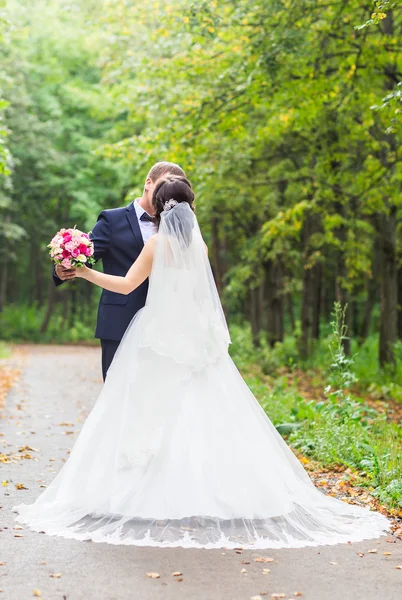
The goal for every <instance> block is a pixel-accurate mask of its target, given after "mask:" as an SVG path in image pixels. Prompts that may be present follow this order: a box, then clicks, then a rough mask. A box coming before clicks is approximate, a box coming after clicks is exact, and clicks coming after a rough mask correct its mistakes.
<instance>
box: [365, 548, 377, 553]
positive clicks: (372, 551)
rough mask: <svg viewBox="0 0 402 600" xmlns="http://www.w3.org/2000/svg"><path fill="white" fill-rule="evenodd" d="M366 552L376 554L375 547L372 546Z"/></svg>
mask: <svg viewBox="0 0 402 600" xmlns="http://www.w3.org/2000/svg"><path fill="white" fill-rule="evenodd" d="M367 554H377V548H373V549H372V550H367Z"/></svg>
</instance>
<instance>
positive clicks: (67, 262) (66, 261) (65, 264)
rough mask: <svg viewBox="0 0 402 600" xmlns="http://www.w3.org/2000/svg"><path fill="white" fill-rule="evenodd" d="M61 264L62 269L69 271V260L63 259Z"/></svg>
mask: <svg viewBox="0 0 402 600" xmlns="http://www.w3.org/2000/svg"><path fill="white" fill-rule="evenodd" d="M61 264H62V265H63V267H66V269H71V259H69V258H65V259H64V260H63V261H62V263H61Z"/></svg>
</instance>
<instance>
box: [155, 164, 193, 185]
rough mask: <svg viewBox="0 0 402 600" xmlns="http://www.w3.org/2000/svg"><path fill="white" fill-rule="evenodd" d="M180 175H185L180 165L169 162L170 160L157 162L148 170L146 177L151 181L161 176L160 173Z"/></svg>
mask: <svg viewBox="0 0 402 600" xmlns="http://www.w3.org/2000/svg"><path fill="white" fill-rule="evenodd" d="M170 174H172V175H181V176H182V177H185V176H186V174H185V172H184V171H183V169H182V168H181V167H179V165H176V163H171V162H166V161H163V162H157V163H156V164H155V165H154V166H153V167H152V169H151V170H150V171H149V173H148V175H147V179H148V178H149V179H151V180H152V181H154V182H155V181H158V179H159V178H160V177H162V175H170Z"/></svg>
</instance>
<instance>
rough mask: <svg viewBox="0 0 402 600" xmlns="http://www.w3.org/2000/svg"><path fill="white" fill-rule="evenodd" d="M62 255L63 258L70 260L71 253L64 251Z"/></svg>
mask: <svg viewBox="0 0 402 600" xmlns="http://www.w3.org/2000/svg"><path fill="white" fill-rule="evenodd" d="M62 254H63V258H70V252H68V251H67V250H63V252H62Z"/></svg>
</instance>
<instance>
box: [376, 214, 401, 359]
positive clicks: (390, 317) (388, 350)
mask: <svg viewBox="0 0 402 600" xmlns="http://www.w3.org/2000/svg"><path fill="white" fill-rule="evenodd" d="M379 222H380V224H379V229H380V244H379V245H380V273H381V285H380V344H379V361H380V365H381V366H382V367H384V366H385V365H392V366H394V365H395V353H394V345H395V342H396V340H397V323H398V310H397V306H398V293H397V290H398V285H397V257H396V225H397V223H396V207H395V206H393V207H392V209H391V210H390V211H389V214H388V215H381V216H380V218H379Z"/></svg>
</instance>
